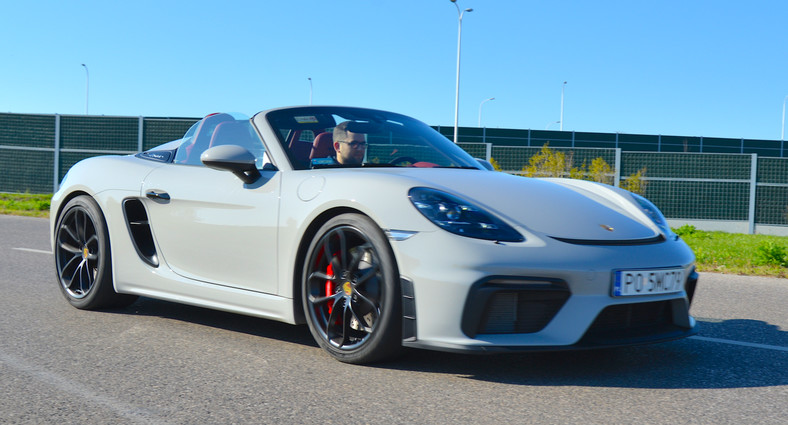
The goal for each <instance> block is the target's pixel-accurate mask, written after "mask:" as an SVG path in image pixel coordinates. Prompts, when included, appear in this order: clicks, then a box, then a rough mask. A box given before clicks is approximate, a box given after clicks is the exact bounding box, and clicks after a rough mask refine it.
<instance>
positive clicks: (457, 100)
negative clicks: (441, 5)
mask: <svg viewBox="0 0 788 425" xmlns="http://www.w3.org/2000/svg"><path fill="white" fill-rule="evenodd" d="M451 2H452V3H453V4H454V7H456V8H457V86H456V88H455V91H454V143H455V144H456V143H457V128H458V127H457V123H458V118H459V113H460V45H461V42H462V15H464V14H465V12H473V9H465V10H463V11H460V6H457V0H451Z"/></svg>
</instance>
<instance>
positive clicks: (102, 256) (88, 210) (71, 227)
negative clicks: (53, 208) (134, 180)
mask: <svg viewBox="0 0 788 425" xmlns="http://www.w3.org/2000/svg"><path fill="white" fill-rule="evenodd" d="M109 247H110V245H109V232H108V231H107V224H106V221H105V220H104V215H103V214H102V212H101V209H100V208H99V206H98V204H96V201H94V200H93V198H91V197H89V196H78V197H76V198H74V199H72V200H71V201H69V202H68V203H67V204H66V206H65V208H63V212H62V213H61V214H60V217H58V220H57V225H56V226H55V268H56V270H57V278H58V282H59V283H60V285H59V286H60V290H61V292H62V293H63V295H64V296H65V297H66V299H67V300H68V302H69V303H71V305H73V306H74V307H76V308H79V309H83V310H95V309H101V308H109V307H125V306H127V305H129V304H131V303H133V302H134V301H135V300H136V299H137V297H136V296H131V295H121V294H118V293H116V292H115V289H114V288H113V284H112V259H111V257H110V249H109Z"/></svg>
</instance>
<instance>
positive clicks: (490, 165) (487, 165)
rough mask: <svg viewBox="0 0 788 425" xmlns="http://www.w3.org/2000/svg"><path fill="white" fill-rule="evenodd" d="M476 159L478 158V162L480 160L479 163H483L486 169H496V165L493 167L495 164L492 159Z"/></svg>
mask: <svg viewBox="0 0 788 425" xmlns="http://www.w3.org/2000/svg"><path fill="white" fill-rule="evenodd" d="M475 159H476V161H477V162H479V164H481V165H482V167H484V169H485V170H487V171H495V167H493V165H492V164H491V163H490V161H488V160H486V159H481V158H475Z"/></svg>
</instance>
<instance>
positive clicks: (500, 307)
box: [479, 291, 569, 334]
mask: <svg viewBox="0 0 788 425" xmlns="http://www.w3.org/2000/svg"><path fill="white" fill-rule="evenodd" d="M567 298H569V293H568V292H563V293H561V292H537V291H519V292H498V293H495V294H493V296H492V297H490V300H489V301H488V303H487V308H485V310H484V314H483V315H482V321H481V323H480V326H479V333H481V334H504V333H533V332H539V331H540V330H542V329H544V327H545V326H547V324H548V323H550V320H552V319H553V317H554V316H555V315H556V313H558V310H560V309H561V306H563V305H564V302H566V299H567Z"/></svg>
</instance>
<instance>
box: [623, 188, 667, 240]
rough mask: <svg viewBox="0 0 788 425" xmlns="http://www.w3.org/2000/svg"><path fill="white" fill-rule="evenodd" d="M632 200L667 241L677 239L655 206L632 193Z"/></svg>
mask: <svg viewBox="0 0 788 425" xmlns="http://www.w3.org/2000/svg"><path fill="white" fill-rule="evenodd" d="M632 198H634V199H635V201H637V204H638V206H639V207H640V209H641V211H643V212H644V213H645V214H646V215H647V216H648V218H650V219H651V221H653V222H654V224H656V225H657V227H659V230H661V231H662V233H663V234H664V235H665V237H666V238H668V239H677V238H678V237H677V236H676V235H675V234H674V233H673V231H672V230H670V226H668V222H667V220H665V216H664V215H662V212H661V211H660V210H659V208H657V206H656V205H654V204H652V203H651V201H649V200H648V199H646V198H644V197H642V196H640V195H638V194H635V193H633V194H632Z"/></svg>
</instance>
